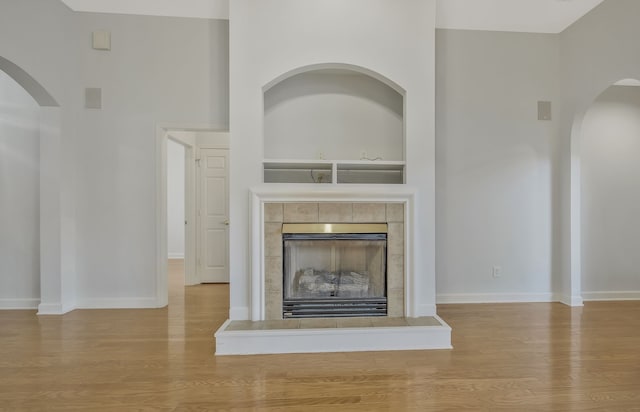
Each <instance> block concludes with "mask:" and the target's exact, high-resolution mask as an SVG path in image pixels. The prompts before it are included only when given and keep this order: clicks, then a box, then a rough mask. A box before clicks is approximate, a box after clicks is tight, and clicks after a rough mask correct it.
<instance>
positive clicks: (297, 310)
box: [282, 223, 387, 319]
mask: <svg viewBox="0 0 640 412" xmlns="http://www.w3.org/2000/svg"><path fill="white" fill-rule="evenodd" d="M282 240H283V256H284V259H283V274H284V276H283V305H282V307H283V318H285V319H287V318H314V317H360V316H386V315H387V279H386V277H387V225H386V224H354V223H352V224H325V223H317V224H291V223H285V224H284V225H283V230H282Z"/></svg>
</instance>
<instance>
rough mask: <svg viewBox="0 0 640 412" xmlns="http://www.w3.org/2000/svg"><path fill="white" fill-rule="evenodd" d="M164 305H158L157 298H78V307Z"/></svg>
mask: <svg viewBox="0 0 640 412" xmlns="http://www.w3.org/2000/svg"><path fill="white" fill-rule="evenodd" d="M162 306H165V305H162ZM162 306H158V302H157V300H156V298H89V299H82V300H78V306H77V309H149V308H157V307H162Z"/></svg>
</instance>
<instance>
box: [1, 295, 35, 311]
mask: <svg viewBox="0 0 640 412" xmlns="http://www.w3.org/2000/svg"><path fill="white" fill-rule="evenodd" d="M39 304H40V299H39V298H24V299H9V298H3V299H0V310H22V309H38V305H39Z"/></svg>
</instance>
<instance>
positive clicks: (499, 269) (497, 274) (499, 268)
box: [493, 266, 502, 278]
mask: <svg viewBox="0 0 640 412" xmlns="http://www.w3.org/2000/svg"><path fill="white" fill-rule="evenodd" d="M501 276H502V266H494V267H493V277H494V278H499V277H501Z"/></svg>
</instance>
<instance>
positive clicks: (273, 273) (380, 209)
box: [264, 202, 404, 320]
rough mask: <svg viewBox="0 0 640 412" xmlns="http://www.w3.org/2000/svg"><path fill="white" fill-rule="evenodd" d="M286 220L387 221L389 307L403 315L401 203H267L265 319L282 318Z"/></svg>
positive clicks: (305, 221) (395, 315)
mask: <svg viewBox="0 0 640 412" xmlns="http://www.w3.org/2000/svg"><path fill="white" fill-rule="evenodd" d="M283 223H387V226H388V233H387V299H388V301H387V308H388V309H387V310H388V316H389V317H404V205H403V204H402V203H348V202H341V203H330V202H320V203H315V202H310V203H265V204H264V255H265V256H264V260H265V320H280V319H282V284H283V282H282V224H283Z"/></svg>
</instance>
